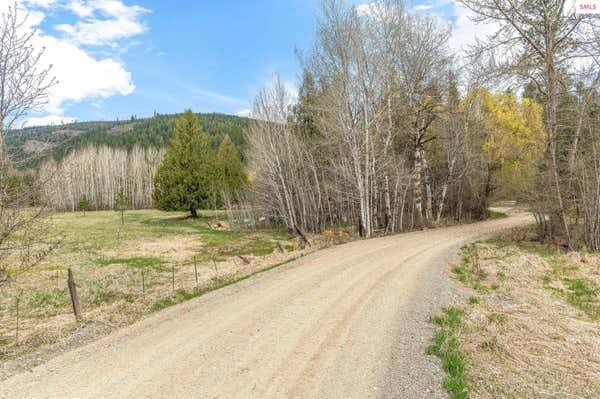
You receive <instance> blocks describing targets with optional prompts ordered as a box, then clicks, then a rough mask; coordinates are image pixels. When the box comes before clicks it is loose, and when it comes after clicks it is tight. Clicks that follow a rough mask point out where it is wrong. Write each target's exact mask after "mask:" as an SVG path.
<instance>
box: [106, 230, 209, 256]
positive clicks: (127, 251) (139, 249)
mask: <svg viewBox="0 0 600 399" xmlns="http://www.w3.org/2000/svg"><path fill="white" fill-rule="evenodd" d="M202 247H203V244H202V242H201V241H200V240H199V238H198V237H196V236H193V235H192V236H189V235H188V236H184V235H180V236H168V237H162V238H150V239H145V240H130V241H127V242H124V243H123V244H121V245H120V247H119V249H116V250H109V251H105V252H104V253H103V255H104V256H105V257H107V258H112V257H120V258H133V257H155V258H163V259H169V260H171V261H175V262H183V261H185V260H186V259H188V258H191V257H192V256H194V255H196V254H197V253H199V252H200V251H201V250H202Z"/></svg>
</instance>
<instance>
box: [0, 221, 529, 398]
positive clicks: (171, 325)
mask: <svg viewBox="0 0 600 399" xmlns="http://www.w3.org/2000/svg"><path fill="white" fill-rule="evenodd" d="M529 220H530V219H529V218H528V217H526V216H524V215H518V216H512V217H510V218H507V219H502V220H496V221H489V222H483V223H479V224H474V225H467V226H460V227H452V228H445V229H439V230H430V231H426V232H417V233H411V234H405V235H399V236H393V237H386V238H380V239H374V240H368V241H359V242H354V243H350V244H347V245H343V246H339V247H336V248H332V249H327V250H323V251H320V252H317V253H314V254H312V255H310V256H307V257H305V258H303V259H301V260H299V261H296V262H293V263H290V264H288V265H285V266H283V267H280V268H278V269H274V270H272V271H270V272H266V273H263V274H261V275H257V276H255V277H253V278H251V279H249V280H246V281H243V282H241V283H239V284H236V285H234V286H230V287H227V288H224V289H221V290H219V291H215V292H213V293H210V294H207V295H205V296H203V297H201V298H198V299H196V300H193V301H190V302H187V303H185V304H183V305H180V306H176V307H173V308H170V309H168V310H166V311H163V312H160V313H158V314H155V315H153V316H151V317H148V318H147V319H145V320H144V321H142V322H140V323H138V324H136V325H134V326H132V327H129V328H126V329H123V330H121V331H119V332H117V333H115V334H112V335H110V336H108V337H106V338H104V339H101V340H99V341H97V342H95V343H93V344H91V345H87V346H85V347H82V348H80V349H78V350H75V351H72V352H70V353H66V354H64V355H61V356H59V357H58V358H55V359H54V360H52V361H50V362H48V363H46V364H44V365H41V366H39V367H37V368H35V369H33V370H32V371H31V372H27V373H24V374H20V375H17V376H14V377H12V378H10V379H8V380H5V381H3V382H0V397H3V398H11V399H15V398H112V399H114V398H371V397H387V398H437V397H445V395H444V393H443V392H442V391H441V388H440V385H441V379H442V377H443V373H442V370H441V369H440V366H439V365H438V362H437V360H436V359H435V358H432V357H428V356H426V355H425V354H424V350H425V347H426V346H427V344H428V342H429V339H430V337H431V329H430V328H431V327H430V326H429V325H428V323H427V321H426V320H427V316H428V314H430V312H432V311H436V310H437V309H439V307H440V306H443V305H445V304H447V303H448V301H449V300H450V299H451V296H452V290H451V288H450V283H449V280H448V277H447V268H446V265H447V264H448V262H449V261H450V260H451V258H453V257H454V256H455V255H456V251H457V249H458V248H459V247H460V246H461V245H462V244H465V243H466V242H468V241H473V240H475V239H478V238H480V237H482V236H485V235H487V234H489V233H491V232H493V231H497V230H500V229H504V228H508V227H512V226H516V225H519V224H523V223H525V222H526V221H529Z"/></svg>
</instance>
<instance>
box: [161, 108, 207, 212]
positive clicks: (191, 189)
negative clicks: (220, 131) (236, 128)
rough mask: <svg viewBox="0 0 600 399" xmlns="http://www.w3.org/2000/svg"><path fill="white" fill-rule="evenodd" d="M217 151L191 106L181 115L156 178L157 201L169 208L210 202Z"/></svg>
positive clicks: (185, 208)
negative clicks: (190, 108) (213, 149)
mask: <svg viewBox="0 0 600 399" xmlns="http://www.w3.org/2000/svg"><path fill="white" fill-rule="evenodd" d="M214 177H215V176H214V155H213V152H212V149H211V146H210V138H209V137H208V136H207V135H206V134H205V133H204V132H203V131H202V128H201V127H200V123H199V122H198V118H197V117H196V115H194V113H192V111H191V110H187V111H185V113H184V114H183V115H182V116H181V117H180V118H179V120H178V121H177V123H176V125H175V130H174V133H173V138H172V139H171V140H170V141H169V145H168V147H167V152H166V154H165V159H164V161H163V163H162V164H161V165H160V167H159V168H158V171H157V173H156V177H155V179H154V194H153V198H154V203H155V205H156V207H157V208H159V209H162V210H166V211H189V212H190V214H191V215H192V217H194V218H196V217H198V213H197V210H198V209H202V208H208V207H210V205H211V199H212V195H211V194H212V192H213V187H214Z"/></svg>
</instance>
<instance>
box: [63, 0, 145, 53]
mask: <svg viewBox="0 0 600 399" xmlns="http://www.w3.org/2000/svg"><path fill="white" fill-rule="evenodd" d="M67 8H68V9H70V10H71V11H72V12H73V13H74V14H76V15H77V16H79V17H80V20H78V21H77V22H76V23H74V24H59V25H56V26H55V29H57V30H58V31H60V32H62V33H64V34H65V35H66V37H67V38H68V39H69V40H70V41H72V42H74V43H77V44H83V45H94V46H99V45H111V46H115V45H116V42H117V41H119V40H122V39H126V38H130V37H133V36H136V35H139V34H141V33H143V32H145V31H146V29H147V28H146V25H145V24H144V22H143V21H142V20H141V18H142V16H143V15H144V14H146V13H148V12H149V10H147V9H146V8H144V7H140V6H136V5H133V6H127V5H125V4H124V3H123V2H122V1H121V0H87V1H82V0H73V1H70V2H69V3H68V4H67Z"/></svg>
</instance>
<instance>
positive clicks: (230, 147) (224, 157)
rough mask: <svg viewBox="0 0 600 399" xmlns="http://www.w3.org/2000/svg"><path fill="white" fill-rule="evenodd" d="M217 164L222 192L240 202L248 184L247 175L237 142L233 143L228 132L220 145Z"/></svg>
mask: <svg viewBox="0 0 600 399" xmlns="http://www.w3.org/2000/svg"><path fill="white" fill-rule="evenodd" d="M216 165H217V171H218V174H219V176H218V185H219V186H220V188H221V193H222V194H224V195H226V196H228V198H229V199H231V200H233V201H235V202H238V201H239V200H240V194H241V192H242V190H243V189H244V186H245V184H246V175H245V174H244V170H243V166H242V162H241V161H240V157H239V155H238V151H237V149H236V148H235V144H233V141H231V139H230V138H229V135H228V134H226V135H225V136H224V137H223V141H221V145H220V146H219V150H218V152H217V159H216Z"/></svg>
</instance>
